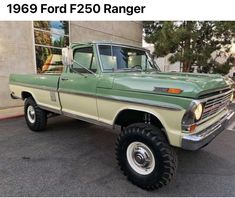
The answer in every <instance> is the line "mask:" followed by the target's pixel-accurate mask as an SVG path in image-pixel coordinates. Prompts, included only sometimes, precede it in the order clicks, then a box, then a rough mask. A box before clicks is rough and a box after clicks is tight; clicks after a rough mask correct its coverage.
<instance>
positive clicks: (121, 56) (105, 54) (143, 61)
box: [99, 45, 160, 72]
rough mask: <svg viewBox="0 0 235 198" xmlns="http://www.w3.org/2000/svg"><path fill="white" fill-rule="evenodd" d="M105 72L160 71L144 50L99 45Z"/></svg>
mask: <svg viewBox="0 0 235 198" xmlns="http://www.w3.org/2000/svg"><path fill="white" fill-rule="evenodd" d="M99 53H100V59H101V62H102V67H103V70H104V71H106V72H115V71H153V70H155V71H156V70H157V71H160V70H159V68H158V67H157V66H156V64H155V63H154V62H153V61H152V60H151V58H150V57H149V55H148V53H147V52H146V51H144V50H140V49H135V48H128V47H124V46H111V45H99Z"/></svg>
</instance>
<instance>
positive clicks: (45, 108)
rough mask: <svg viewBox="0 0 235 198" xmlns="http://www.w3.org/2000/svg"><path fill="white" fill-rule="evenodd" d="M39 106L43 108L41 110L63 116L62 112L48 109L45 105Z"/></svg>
mask: <svg viewBox="0 0 235 198" xmlns="http://www.w3.org/2000/svg"><path fill="white" fill-rule="evenodd" d="M38 106H39V107H40V108H41V109H44V110H46V111H50V112H53V113H56V114H62V112H61V110H57V109H53V108H51V107H46V106H44V105H39V104H38Z"/></svg>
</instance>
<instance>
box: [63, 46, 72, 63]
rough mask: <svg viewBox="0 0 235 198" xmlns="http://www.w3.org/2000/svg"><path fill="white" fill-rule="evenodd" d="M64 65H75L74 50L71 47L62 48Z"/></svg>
mask: <svg viewBox="0 0 235 198" xmlns="http://www.w3.org/2000/svg"><path fill="white" fill-rule="evenodd" d="M62 63H63V65H65V66H71V65H72V64H73V50H72V49H71V48H70V47H65V48H62Z"/></svg>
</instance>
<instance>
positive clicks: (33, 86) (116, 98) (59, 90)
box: [11, 83, 183, 111]
mask: <svg viewBox="0 0 235 198" xmlns="http://www.w3.org/2000/svg"><path fill="white" fill-rule="evenodd" d="M11 84H12V85H13V83H11ZM14 85H19V86H25V87H29V88H35V89H42V90H46V91H55V92H57V91H58V93H66V94H76V95H83V96H89V97H94V98H97V99H107V100H109V99H110V100H116V101H122V102H128V103H132V104H141V105H148V106H153V107H157V108H162V109H169V110H172V111H181V110H183V108H180V107H172V106H169V105H157V104H149V103H144V102H142V101H132V100H131V99H123V98H120V97H117V96H100V95H93V94H90V93H84V92H78V91H64V90H62V91H61V88H59V89H55V88H48V87H45V86H38V85H28V84H23V83H15V84H14Z"/></svg>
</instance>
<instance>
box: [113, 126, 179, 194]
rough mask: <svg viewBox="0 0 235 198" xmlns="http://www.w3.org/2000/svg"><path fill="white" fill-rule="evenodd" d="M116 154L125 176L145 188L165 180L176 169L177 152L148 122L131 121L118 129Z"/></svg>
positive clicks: (158, 184) (160, 132)
mask: <svg viewBox="0 0 235 198" xmlns="http://www.w3.org/2000/svg"><path fill="white" fill-rule="evenodd" d="M116 158H117V160H118V164H119V166H120V168H121V170H122V171H123V173H124V175H126V176H127V178H128V180H130V181H131V182H132V183H133V184H135V185H137V186H139V187H141V188H143V189H146V190H154V189H158V188H161V187H163V186H164V185H166V184H168V183H169V182H170V181H171V180H172V178H173V177H174V175H175V173H176V169H177V156H176V154H175V152H174V151H173V149H172V148H171V146H170V145H169V144H168V142H167V140H166V137H165V136H164V135H163V133H162V131H161V130H160V129H158V128H156V127H154V126H152V125H147V124H134V125H131V126H129V127H127V128H125V129H124V130H123V131H122V132H121V134H120V135H119V137H118V139H117V142H116Z"/></svg>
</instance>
